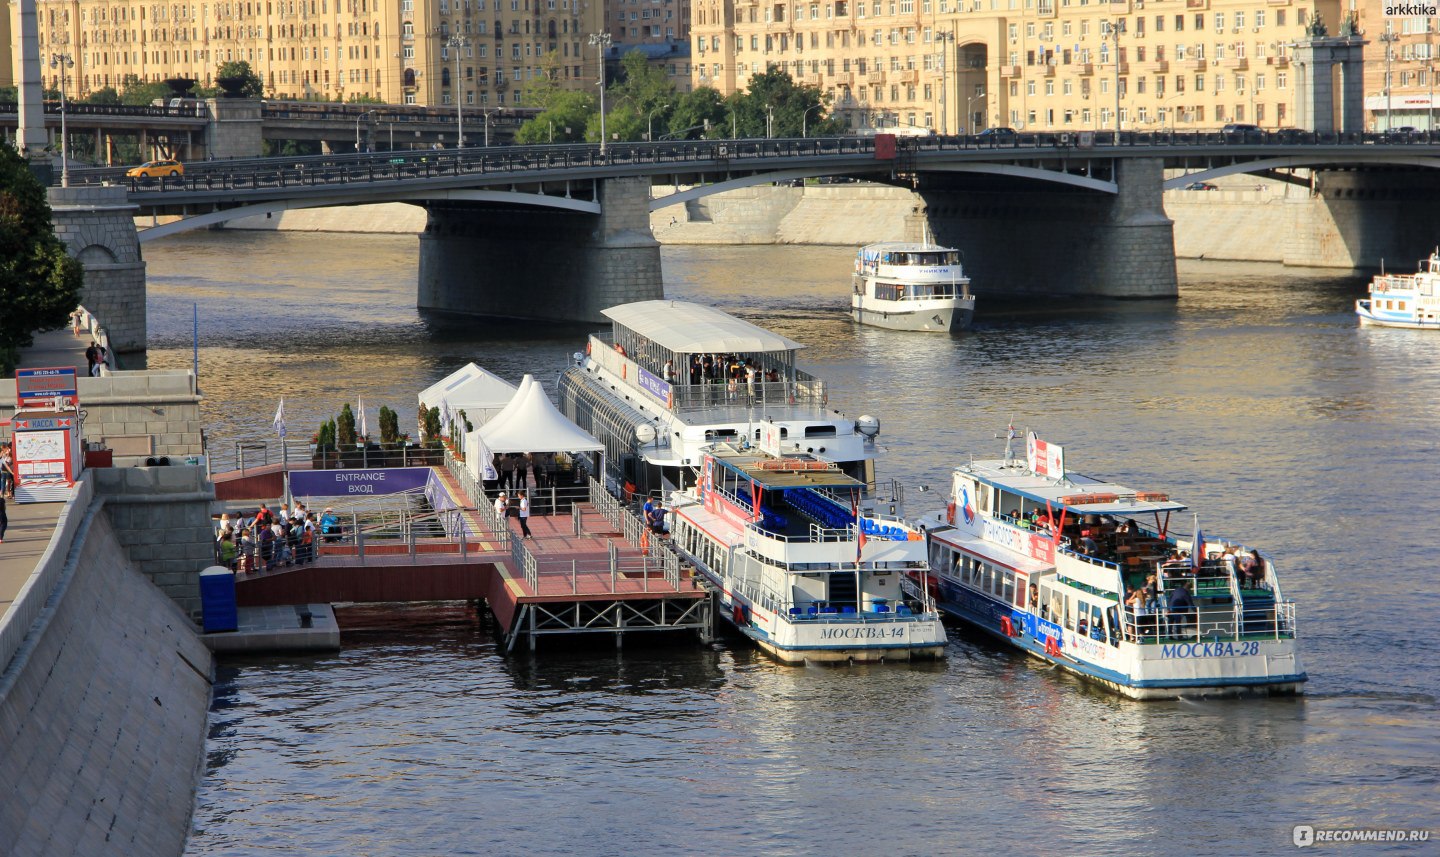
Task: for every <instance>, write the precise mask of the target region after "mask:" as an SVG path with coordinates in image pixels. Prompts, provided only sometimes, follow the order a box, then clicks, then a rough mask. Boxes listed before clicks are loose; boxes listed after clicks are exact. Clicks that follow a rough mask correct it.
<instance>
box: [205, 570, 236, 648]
mask: <svg viewBox="0 0 1440 857" xmlns="http://www.w3.org/2000/svg"><path fill="white" fill-rule="evenodd" d="M200 618H201V623H202V624H203V626H204V628H205V633H207V634H213V633H215V632H217V631H234V630H237V629H238V628H239V627H240V608H239V607H238V606H237V605H236V602H235V572H233V571H231V570H230V569H228V568H224V567H221V566H218V565H212V566H211V567H209V568H207V569H205V570H204V571H202V572H200Z"/></svg>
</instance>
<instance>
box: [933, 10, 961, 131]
mask: <svg viewBox="0 0 1440 857" xmlns="http://www.w3.org/2000/svg"><path fill="white" fill-rule="evenodd" d="M954 38H955V34H954V33H953V32H951V31H949V30H940V31H938V32H936V33H935V41H936V42H937V43H938V44H939V45H940V51H939V66H940V67H939V68H938V69H937V71H939V72H940V135H941V136H944V135H946V134H949V133H950V121H949V120H950V117H949V116H948V115H947V114H948V112H949V106H950V94H949V92H947V91H946V87H945V84H946V82H947V80H948V79H949V77H950V73H949V72H948V71H947V69H946V66H948V65H949V56H950V51H949V50H948V49H947V48H946V47H945V44H946V42H949V41H952V40H953V39H954ZM956 89H957V92H956V94H957V95H958V94H959V92H958V89H959V87H958V85H957V87H956Z"/></svg>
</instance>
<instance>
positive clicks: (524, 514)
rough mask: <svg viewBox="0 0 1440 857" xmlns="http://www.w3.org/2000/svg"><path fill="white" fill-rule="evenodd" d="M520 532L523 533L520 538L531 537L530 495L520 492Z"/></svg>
mask: <svg viewBox="0 0 1440 857" xmlns="http://www.w3.org/2000/svg"><path fill="white" fill-rule="evenodd" d="M520 532H522V533H524V535H523V536H521V538H526V539H528V538H531V535H530V497H529V496H528V495H527V494H526V493H525V492H524V491H521V492H520Z"/></svg>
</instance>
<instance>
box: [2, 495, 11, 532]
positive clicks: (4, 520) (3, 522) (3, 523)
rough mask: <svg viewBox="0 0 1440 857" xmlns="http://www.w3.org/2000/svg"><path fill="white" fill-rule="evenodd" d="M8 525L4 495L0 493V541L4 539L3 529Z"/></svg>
mask: <svg viewBox="0 0 1440 857" xmlns="http://www.w3.org/2000/svg"><path fill="white" fill-rule="evenodd" d="M9 527H10V519H9V518H8V517H6V516H5V495H4V494H0V543H3V542H4V541H5V531H6V530H7V529H9Z"/></svg>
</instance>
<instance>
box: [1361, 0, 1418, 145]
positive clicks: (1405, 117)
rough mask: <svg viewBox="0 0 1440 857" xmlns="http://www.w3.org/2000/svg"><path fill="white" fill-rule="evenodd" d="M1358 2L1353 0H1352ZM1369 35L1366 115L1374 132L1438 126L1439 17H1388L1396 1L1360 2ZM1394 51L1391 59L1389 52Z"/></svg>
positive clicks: (1366, 60) (1368, 0)
mask: <svg viewBox="0 0 1440 857" xmlns="http://www.w3.org/2000/svg"><path fill="white" fill-rule="evenodd" d="M1352 2H1353V0H1352ZM1357 5H1358V7H1359V8H1358V9H1357V10H1356V13H1357V18H1358V21H1359V25H1360V32H1361V33H1362V34H1363V35H1364V36H1365V40H1366V42H1367V44H1366V45H1365V114H1366V116H1365V119H1366V127H1367V128H1368V129H1370V130H1375V131H1385V130H1389V129H1391V128H1418V129H1419V130H1421V131H1429V130H1431V129H1433V128H1436V127H1437V126H1436V125H1435V119H1436V118H1437V117H1436V113H1437V109H1436V108H1437V107H1440V105H1437V104H1436V103H1435V73H1436V64H1435V51H1436V37H1437V34H1436V32H1435V31H1436V28H1437V24H1440V19H1436V18H1433V17H1431V18H1424V17H1414V18H1401V17H1387V16H1386V14H1385V9H1386V7H1387V6H1394V5H1396V4H1395V3H1394V2H1393V0H1391V2H1389V3H1386V2H1384V0H1360V2H1359V3H1358V4H1357ZM1387 53H1388V54H1389V57H1388V61H1387V57H1386V54H1387Z"/></svg>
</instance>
